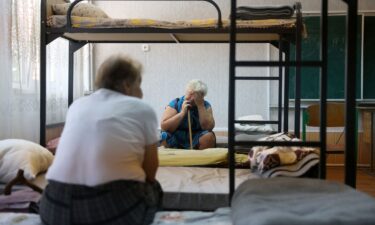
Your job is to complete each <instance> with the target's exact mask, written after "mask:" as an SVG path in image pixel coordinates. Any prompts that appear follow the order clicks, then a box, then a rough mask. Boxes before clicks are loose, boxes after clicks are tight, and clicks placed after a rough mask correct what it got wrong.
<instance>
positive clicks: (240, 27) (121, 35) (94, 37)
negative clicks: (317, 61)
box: [41, 0, 306, 44]
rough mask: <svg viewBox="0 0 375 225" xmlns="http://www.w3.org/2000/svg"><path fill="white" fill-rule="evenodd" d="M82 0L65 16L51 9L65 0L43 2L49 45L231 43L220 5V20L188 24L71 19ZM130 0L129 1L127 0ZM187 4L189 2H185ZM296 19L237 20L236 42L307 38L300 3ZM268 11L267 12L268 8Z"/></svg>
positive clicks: (44, 27) (74, 17) (198, 20)
mask: <svg viewBox="0 0 375 225" xmlns="http://www.w3.org/2000/svg"><path fill="white" fill-rule="evenodd" d="M82 1H83V0H76V1H74V2H73V3H71V4H70V5H69V6H68V8H66V14H65V15H63V14H59V15H55V14H54V10H52V6H54V5H56V4H64V3H65V4H66V3H67V2H66V1H65V0H42V3H41V7H42V14H41V21H42V28H41V32H42V34H45V37H46V44H48V43H50V42H51V41H53V40H54V39H56V38H58V37H63V38H65V39H67V40H70V41H75V42H86V43H116V42H120V43H145V42H147V43H229V40H230V38H229V37H230V20H228V19H223V18H222V13H221V10H220V8H219V6H218V5H217V4H216V3H215V2H214V1H212V0H194V1H204V2H207V3H209V4H211V5H212V6H213V7H214V8H215V10H216V12H217V18H214V19H212V18H210V19H195V20H186V21H173V22H172V21H160V20H153V19H139V18H136V19H134V18H124V19H113V18H110V15H109V16H108V17H80V16H75V15H73V16H72V11H73V9H74V7H77V5H78V4H80V2H82ZM124 1H127V0H124ZM185 1H186V0H185ZM292 9H293V13H292V14H293V15H294V16H293V17H290V18H283V16H280V15H279V16H277V17H275V18H272V17H270V15H268V17H267V15H266V17H265V19H262V18H261V17H259V16H258V18H256V19H246V20H245V19H237V21H236V24H237V35H236V40H237V42H239V43H241V42H243V43H257V42H263V43H272V42H274V41H279V40H281V39H282V40H288V41H294V40H296V39H299V38H298V37H297V35H299V36H300V37H304V36H306V31H305V29H304V26H303V24H302V13H301V5H300V3H296V4H295V5H294V6H293V7H292ZM266 10H267V9H266Z"/></svg>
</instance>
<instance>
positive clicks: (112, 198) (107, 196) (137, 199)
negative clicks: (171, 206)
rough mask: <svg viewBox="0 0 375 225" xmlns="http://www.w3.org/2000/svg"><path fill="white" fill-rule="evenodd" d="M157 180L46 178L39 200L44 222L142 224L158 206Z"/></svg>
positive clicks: (55, 224) (50, 224) (49, 224)
mask: <svg viewBox="0 0 375 225" xmlns="http://www.w3.org/2000/svg"><path fill="white" fill-rule="evenodd" d="M162 194H163V192H162V189H161V186H160V184H159V183H158V182H155V183H153V184H151V183H142V182H137V181H126V180H120V181H113V182H110V183H106V184H103V185H98V186H95V187H88V186H82V185H71V184H65V183H60V182H56V181H49V184H48V185H47V187H46V189H45V190H44V192H43V196H42V199H41V201H40V211H39V214H40V218H41V220H42V222H43V224H46V225H67V224H69V225H85V224H90V225H94V224H97V225H99V224H100V225H102V224H108V225H124V224H131V225H133V224H134V225H138V224H140V225H143V224H150V223H152V222H153V219H154V216H155V213H156V211H157V210H158V209H160V208H161V200H162Z"/></svg>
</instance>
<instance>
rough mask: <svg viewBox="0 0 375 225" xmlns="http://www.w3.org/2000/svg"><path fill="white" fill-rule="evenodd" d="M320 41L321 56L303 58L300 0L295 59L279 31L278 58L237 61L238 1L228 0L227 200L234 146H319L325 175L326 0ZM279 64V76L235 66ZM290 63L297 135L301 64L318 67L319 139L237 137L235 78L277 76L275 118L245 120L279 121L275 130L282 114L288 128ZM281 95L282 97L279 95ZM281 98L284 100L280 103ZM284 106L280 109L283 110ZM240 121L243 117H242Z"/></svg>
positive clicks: (232, 176) (297, 133)
mask: <svg viewBox="0 0 375 225" xmlns="http://www.w3.org/2000/svg"><path fill="white" fill-rule="evenodd" d="M321 5H322V8H321V45H320V50H321V51H320V53H321V54H320V59H319V60H317V61H304V60H302V54H301V53H302V44H301V43H302V29H303V24H302V13H301V4H300V3H298V2H297V3H296V4H295V7H296V15H297V18H296V20H297V23H296V30H295V34H296V36H295V42H296V44H295V45H296V48H295V49H296V54H295V56H296V58H295V61H290V54H289V53H290V43H289V42H288V41H284V40H283V36H282V34H279V37H280V39H279V43H278V48H279V61H236V43H237V42H236V40H237V39H236V34H237V27H236V20H235V19H236V8H237V1H236V0H232V1H231V18H230V19H231V24H230V47H229V50H230V52H229V107H228V108H229V109H228V150H229V156H228V157H229V179H230V180H229V198H230V199H229V202H230V200H231V198H232V196H233V193H234V190H235V183H234V180H235V160H234V152H235V149H234V147H235V146H254V145H261V146H267V145H272V146H301V147H302V146H309V147H318V148H320V150H321V154H320V165H319V177H320V178H321V179H325V176H326V168H325V166H326V161H325V158H326V98H327V90H326V89H327V30H328V29H327V19H328V0H321ZM283 52H284V53H285V60H283V57H282V53H283ZM251 66H255V67H261V66H264V67H271V66H273V67H278V68H279V77H266V78H265V77H237V76H236V67H251ZM289 67H295V68H296V69H295V71H296V76H295V113H294V119H295V126H294V134H295V136H297V137H299V136H300V114H301V111H300V108H301V68H302V67H318V68H320V104H321V107H320V109H321V110H320V118H321V121H320V122H321V123H320V140H319V141H301V142H280V141H277V142H269V141H236V140H235V138H234V137H235V129H234V124H235V123H238V122H239V121H236V120H235V90H236V80H278V81H279V85H278V88H279V90H278V94H279V98H278V101H279V103H278V107H279V109H278V110H279V111H278V121H247V122H248V123H266V124H278V131H280V130H281V117H283V122H284V124H283V132H288V131H289V127H288V122H289V121H288V117H289V71H290V70H289ZM283 68H284V90H282V88H283V85H282V82H283V79H282V76H283V75H282V70H283ZM282 95H283V97H284V99H282V97H281V96H282ZM282 100H284V101H283V103H282ZM282 108H283V112H282ZM241 123H243V121H241Z"/></svg>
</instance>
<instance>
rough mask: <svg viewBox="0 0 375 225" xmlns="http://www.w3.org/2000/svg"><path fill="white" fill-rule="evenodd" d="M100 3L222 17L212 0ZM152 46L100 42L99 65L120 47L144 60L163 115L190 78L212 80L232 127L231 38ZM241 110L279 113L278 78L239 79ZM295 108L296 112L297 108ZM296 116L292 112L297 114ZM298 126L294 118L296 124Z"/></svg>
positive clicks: (216, 107)
mask: <svg viewBox="0 0 375 225" xmlns="http://www.w3.org/2000/svg"><path fill="white" fill-rule="evenodd" d="M216 2H217V4H218V5H219V7H220V8H221V10H222V13H223V18H228V16H229V11H230V1H228V0H217V1H216ZM294 2H295V1H291V0H278V1H277V0H269V1H264V0H251V1H238V5H245V4H246V5H252V6H264V5H283V4H293V3H294ZM301 3H302V6H303V10H304V12H305V13H314V12H318V11H319V10H320V1H319V0H316V1H312V0H302V1H301ZM97 4H98V5H99V6H100V7H101V8H102V9H103V10H105V11H106V12H108V13H109V14H110V15H111V17H114V18H137V17H138V18H139V17H143V18H154V19H159V20H170V21H174V20H187V19H193V18H212V17H216V13H215V10H214V9H213V8H212V7H211V6H210V5H209V4H208V3H206V2H145V1H143V2H139V1H137V2H135V1H134V2H117V1H113V2H111V3H110V4H109V3H106V2H103V1H98V2H97ZM359 8H360V10H365V11H367V10H371V9H375V4H374V1H372V0H362V1H360V5H359ZM329 9H330V11H332V12H343V11H344V10H346V4H344V3H343V2H342V1H341V0H335V1H332V0H331V1H330V5H329ZM149 47H150V51H148V52H143V51H142V50H141V48H142V44H97V45H95V47H94V65H95V68H94V71H95V70H96V69H97V68H98V66H99V65H100V63H101V62H103V60H104V59H105V58H106V57H108V56H109V55H112V54H114V53H118V52H121V53H125V54H128V55H130V56H131V57H133V58H136V59H137V60H139V61H140V62H141V63H142V64H143V65H144V81H143V84H142V88H143V90H144V100H145V101H146V102H148V103H149V104H151V106H152V107H153V108H154V109H155V111H156V112H157V114H158V117H159V118H160V117H161V115H162V112H163V110H164V107H165V105H166V104H167V103H168V102H169V101H170V100H172V99H173V98H176V97H179V96H181V95H183V93H184V87H185V84H186V82H187V81H189V80H190V79H193V78H199V79H202V80H203V81H205V82H206V83H207V84H208V87H209V91H208V95H207V100H209V101H210V102H211V103H212V105H213V111H214V116H215V118H216V130H226V127H227V117H228V108H227V107H228V73H229V60H228V59H229V46H228V45H227V44H149ZM277 54H278V53H277V50H276V49H275V48H274V47H272V46H270V45H269V44H241V45H238V59H256V60H268V59H277ZM276 71H277V70H275V69H270V68H254V69H246V70H244V69H242V70H240V71H238V72H239V73H240V74H241V75H243V74H252V75H256V76H262V75H263V76H273V75H275V74H276V73H275V72H276ZM237 84H238V89H237V92H236V95H237V103H236V105H237V108H236V116H242V115H248V114H260V115H262V116H263V117H264V118H265V119H269V117H270V116H271V115H274V113H275V112H274V110H273V109H272V108H271V109H270V107H269V106H270V105H271V106H272V105H275V100H276V99H277V91H276V90H277V88H276V87H274V85H273V84H274V82H271V83H270V82H268V81H257V82H254V83H250V82H248V81H247V82H246V81H241V82H237ZM291 113H292V112H291ZM291 119H292V118H291ZM290 127H292V124H291V126H290Z"/></svg>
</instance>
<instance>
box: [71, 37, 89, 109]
mask: <svg viewBox="0 0 375 225" xmlns="http://www.w3.org/2000/svg"><path fill="white" fill-rule="evenodd" d="M85 45H86V42H75V41H69V77H68V78H69V79H68V106H70V105H71V104H72V103H73V94H74V88H73V87H74V53H75V52H76V51H78V50H79V49H80V48H82V47H83V46H85Z"/></svg>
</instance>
